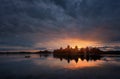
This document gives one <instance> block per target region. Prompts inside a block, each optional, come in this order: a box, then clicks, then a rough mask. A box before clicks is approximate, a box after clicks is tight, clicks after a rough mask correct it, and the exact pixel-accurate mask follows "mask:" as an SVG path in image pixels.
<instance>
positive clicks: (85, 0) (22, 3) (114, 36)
mask: <svg viewBox="0 0 120 79" xmlns="http://www.w3.org/2000/svg"><path fill="white" fill-rule="evenodd" d="M119 14H120V1H119V0H0V46H1V47H2V46H6V47H8V46H13V47H14V46H18V47H19V46H21V47H23V48H24V47H29V48H35V47H36V44H37V43H42V44H41V46H40V48H41V47H42V48H43V46H42V45H44V44H46V42H47V43H49V42H50V41H52V40H53V41H55V40H58V39H64V38H76V39H82V40H87V41H98V42H102V43H111V44H112V43H115V42H117V43H119V42H120V34H119V33H120V32H119V31H120V22H119V21H120V15H119ZM52 47H54V46H52ZM44 48H48V47H47V46H46V47H44Z"/></svg>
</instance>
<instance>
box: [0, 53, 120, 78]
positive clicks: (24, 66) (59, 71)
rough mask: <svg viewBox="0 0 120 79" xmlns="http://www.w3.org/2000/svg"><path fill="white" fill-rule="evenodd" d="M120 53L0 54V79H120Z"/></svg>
mask: <svg viewBox="0 0 120 79" xmlns="http://www.w3.org/2000/svg"><path fill="white" fill-rule="evenodd" d="M119 73H120V56H116V55H105V56H103V57H101V58H98V59H91V58H88V59H86V58H84V59H83V58H78V59H69V58H66V59H65V58H57V57H54V56H53V55H52V54H1V55H0V79H120V75H119Z"/></svg>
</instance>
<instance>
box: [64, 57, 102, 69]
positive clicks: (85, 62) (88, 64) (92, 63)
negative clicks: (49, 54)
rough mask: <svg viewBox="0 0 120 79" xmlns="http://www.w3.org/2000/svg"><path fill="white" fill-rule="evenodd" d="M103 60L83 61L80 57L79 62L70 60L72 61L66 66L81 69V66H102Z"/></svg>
mask: <svg viewBox="0 0 120 79" xmlns="http://www.w3.org/2000/svg"><path fill="white" fill-rule="evenodd" d="M102 62H103V61H99V60H98V61H96V62H95V61H89V62H88V61H86V60H84V61H82V60H81V59H80V58H79V59H78V62H77V63H76V62H75V61H74V60H72V61H70V63H69V64H68V65H67V66H65V67H64V68H66V69H72V70H74V69H81V68H87V67H96V66H100V63H102Z"/></svg>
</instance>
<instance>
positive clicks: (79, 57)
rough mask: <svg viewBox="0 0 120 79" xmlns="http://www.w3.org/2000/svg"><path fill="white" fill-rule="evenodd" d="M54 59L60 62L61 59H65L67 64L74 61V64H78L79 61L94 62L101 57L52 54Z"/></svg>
mask: <svg viewBox="0 0 120 79" xmlns="http://www.w3.org/2000/svg"><path fill="white" fill-rule="evenodd" d="M53 57H54V58H58V59H60V60H61V61H62V60H63V59H65V60H66V61H67V62H68V63H70V61H72V60H74V61H75V62H76V63H78V61H79V60H81V61H84V60H86V61H96V60H100V59H101V58H102V56H100V55H96V56H94V55H87V56H84V55H77V56H71V55H69V56H68V55H59V54H57V55H56V54H54V55H53Z"/></svg>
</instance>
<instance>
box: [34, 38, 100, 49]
mask: <svg viewBox="0 0 120 79" xmlns="http://www.w3.org/2000/svg"><path fill="white" fill-rule="evenodd" d="M97 44H98V43H97V42H96V41H88V40H82V39H74V38H64V39H56V40H52V41H48V42H44V43H37V44H36V45H35V46H36V47H40V46H43V47H47V48H53V49H54V48H60V47H63V48H65V47H66V46H67V45H70V47H72V48H74V47H75V46H78V48H82V47H87V46H88V47H89V46H92V47H96V46H98V45H97Z"/></svg>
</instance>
